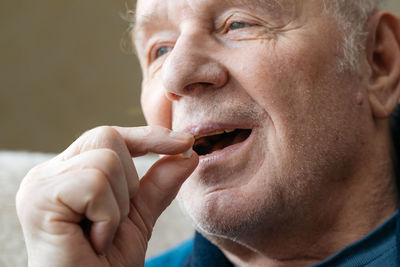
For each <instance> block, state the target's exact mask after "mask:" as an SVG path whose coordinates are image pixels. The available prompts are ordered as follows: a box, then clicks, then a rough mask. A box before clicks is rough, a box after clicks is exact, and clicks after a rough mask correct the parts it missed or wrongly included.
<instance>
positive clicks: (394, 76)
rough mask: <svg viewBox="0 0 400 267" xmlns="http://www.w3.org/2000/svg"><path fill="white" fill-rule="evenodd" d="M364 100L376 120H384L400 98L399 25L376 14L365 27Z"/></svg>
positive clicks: (391, 19)
mask: <svg viewBox="0 0 400 267" xmlns="http://www.w3.org/2000/svg"><path fill="white" fill-rule="evenodd" d="M368 33H369V36H368V39H367V57H368V63H369V66H370V70H371V73H370V77H369V81H368V96H369V97H368V98H369V102H370V105H371V110H372V112H373V115H374V117H376V118H388V117H389V116H390V114H391V113H392V112H393V110H394V109H395V107H396V106H397V104H398V102H399V98H400V22H399V20H398V19H397V18H396V17H395V16H394V15H392V14H391V13H388V12H379V13H377V14H375V15H374V16H372V17H371V19H370V20H369V23H368Z"/></svg>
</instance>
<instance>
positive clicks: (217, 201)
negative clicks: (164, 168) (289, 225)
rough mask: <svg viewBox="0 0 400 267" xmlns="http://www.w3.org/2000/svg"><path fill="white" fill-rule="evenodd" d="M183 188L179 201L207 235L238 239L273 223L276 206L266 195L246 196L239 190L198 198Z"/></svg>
mask: <svg viewBox="0 0 400 267" xmlns="http://www.w3.org/2000/svg"><path fill="white" fill-rule="evenodd" d="M185 189H187V188H183V189H182V190H181V191H180V192H179V195H178V201H179V204H180V207H181V209H182V211H183V213H184V214H185V215H186V216H187V217H188V218H189V219H190V220H191V221H192V224H193V225H194V227H195V228H196V229H197V230H198V231H199V232H201V233H203V234H205V235H207V236H216V237H220V238H225V239H238V238H242V237H244V236H247V235H249V234H251V232H253V231H255V230H256V229H260V227H265V226H266V225H267V224H268V223H267V222H268V221H269V219H268V218H269V217H270V214H271V213H270V212H271V210H275V209H276V207H272V206H271V204H272V203H276V201H275V202H269V201H268V199H269V198H265V194H260V195H261V196H260V197H257V196H256V195H253V196H252V197H251V198H249V197H244V194H243V193H241V192H239V191H238V190H239V189H237V188H231V189H229V188H228V189H221V190H217V191H213V192H210V193H207V194H205V195H198V194H196V193H193V191H190V190H185Z"/></svg>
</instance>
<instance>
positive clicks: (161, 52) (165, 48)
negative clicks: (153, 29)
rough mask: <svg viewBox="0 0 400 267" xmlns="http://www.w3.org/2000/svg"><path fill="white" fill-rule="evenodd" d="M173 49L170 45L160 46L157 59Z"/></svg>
mask: <svg viewBox="0 0 400 267" xmlns="http://www.w3.org/2000/svg"><path fill="white" fill-rule="evenodd" d="M171 50H172V48H171V47H169V46H162V47H159V48H158V49H157V50H156V53H155V58H156V59H157V58H159V57H162V56H163V55H165V54H167V53H169V52H170V51H171Z"/></svg>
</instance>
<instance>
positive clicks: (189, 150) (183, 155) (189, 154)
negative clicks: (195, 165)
mask: <svg viewBox="0 0 400 267" xmlns="http://www.w3.org/2000/svg"><path fill="white" fill-rule="evenodd" d="M192 152H193V149H192V148H189V149H188V150H186V151H185V152H183V153H182V157H184V158H185V159H188V158H190V157H191V156H192Z"/></svg>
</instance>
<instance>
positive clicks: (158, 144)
mask: <svg viewBox="0 0 400 267" xmlns="http://www.w3.org/2000/svg"><path fill="white" fill-rule="evenodd" d="M112 128H113V129H115V130H116V131H117V132H118V133H119V134H120V135H121V136H122V138H123V139H124V141H125V144H126V146H127V148H128V150H129V152H130V154H131V156H132V157H138V156H142V155H145V154H147V153H149V152H152V153H156V154H165V155H175V154H179V153H182V152H185V151H186V150H188V149H189V148H191V147H192V146H193V144H194V141H195V140H194V137H193V135H191V134H187V133H182V132H174V131H171V130H169V129H167V128H164V127H161V126H142V127H118V126H113V127H112Z"/></svg>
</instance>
